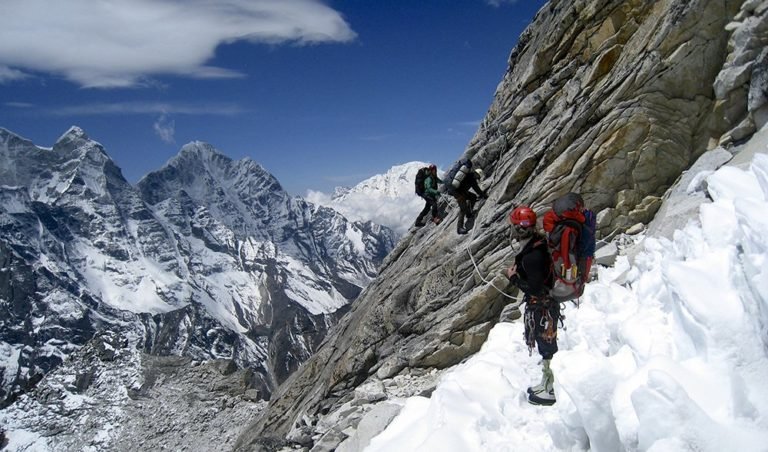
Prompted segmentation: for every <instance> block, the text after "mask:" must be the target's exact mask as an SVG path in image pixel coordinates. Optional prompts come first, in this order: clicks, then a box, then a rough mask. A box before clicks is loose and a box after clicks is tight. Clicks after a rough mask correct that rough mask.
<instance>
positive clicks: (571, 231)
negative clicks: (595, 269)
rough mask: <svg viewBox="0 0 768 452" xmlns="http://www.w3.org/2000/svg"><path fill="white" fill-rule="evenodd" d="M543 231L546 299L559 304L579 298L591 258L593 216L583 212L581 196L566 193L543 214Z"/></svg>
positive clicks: (593, 234) (593, 232)
mask: <svg viewBox="0 0 768 452" xmlns="http://www.w3.org/2000/svg"><path fill="white" fill-rule="evenodd" d="M544 231H546V233H547V244H548V246H549V252H550V254H551V255H552V274H553V280H554V284H553V286H552V290H551V291H550V295H552V298H554V299H555V300H556V301H560V302H562V301H568V300H574V299H576V298H579V297H580V296H581V294H582V293H584V285H585V284H586V283H587V282H589V271H590V268H591V266H592V258H593V256H594V255H595V214H594V212H592V211H591V210H588V209H584V199H583V198H582V197H581V195H579V194H577V193H567V194H565V195H563V196H562V197H560V198H558V199H556V200H555V202H554V203H553V204H552V210H550V211H548V212H547V213H545V214H544Z"/></svg>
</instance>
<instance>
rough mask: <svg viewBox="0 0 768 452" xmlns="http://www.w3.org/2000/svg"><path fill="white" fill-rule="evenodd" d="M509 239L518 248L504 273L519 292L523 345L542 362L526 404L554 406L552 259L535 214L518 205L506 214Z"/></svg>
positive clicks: (556, 308) (556, 314) (555, 310)
mask: <svg viewBox="0 0 768 452" xmlns="http://www.w3.org/2000/svg"><path fill="white" fill-rule="evenodd" d="M509 223H510V224H511V226H512V233H511V237H512V239H513V240H515V241H516V242H517V244H518V245H519V246H520V248H519V249H520V251H519V252H518V253H517V255H516V256H515V263H514V265H512V266H511V267H509V268H508V269H507V271H506V274H507V277H508V278H509V281H510V282H511V283H512V284H514V285H516V286H517V287H518V288H519V289H520V290H521V291H522V292H523V293H524V296H523V303H525V314H524V316H523V319H524V322H525V342H526V344H527V345H528V350H529V352H530V351H532V350H533V347H537V349H538V352H539V354H540V355H541V358H542V360H543V369H542V377H541V382H540V383H539V384H538V385H536V386H533V387H530V388H528V401H529V402H530V403H532V404H534V405H552V404H554V403H555V393H554V389H553V384H554V376H553V374H552V370H551V369H550V367H549V364H550V361H551V360H552V356H553V355H554V354H555V353H556V352H557V322H558V321H559V320H560V304H559V303H557V302H556V301H555V300H554V299H552V297H551V296H550V295H549V290H550V289H551V288H552V283H553V280H552V257H551V256H550V254H549V249H548V246H547V239H546V238H545V237H544V235H542V234H541V233H539V232H537V231H536V212H534V211H533V210H532V209H531V208H530V207H528V206H519V207H517V208H516V209H515V210H513V211H512V213H510V214H509Z"/></svg>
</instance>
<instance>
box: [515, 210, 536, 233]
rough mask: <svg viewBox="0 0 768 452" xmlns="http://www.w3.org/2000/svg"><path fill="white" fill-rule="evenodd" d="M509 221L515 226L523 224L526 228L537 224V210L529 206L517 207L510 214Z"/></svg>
mask: <svg viewBox="0 0 768 452" xmlns="http://www.w3.org/2000/svg"><path fill="white" fill-rule="evenodd" d="M509 222H510V223H512V224H513V225H515V226H522V227H524V228H530V227H533V226H535V225H536V212H534V211H533V210H531V208H530V207H528V206H519V207H516V208H515V210H513V211H512V213H510V214H509Z"/></svg>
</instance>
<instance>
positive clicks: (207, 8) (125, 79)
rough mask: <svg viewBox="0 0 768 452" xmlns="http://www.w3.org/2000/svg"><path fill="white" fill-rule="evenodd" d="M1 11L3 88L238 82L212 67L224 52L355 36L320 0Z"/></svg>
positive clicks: (18, 0)
mask: <svg viewBox="0 0 768 452" xmlns="http://www.w3.org/2000/svg"><path fill="white" fill-rule="evenodd" d="M3 9H4V10H5V11H6V12H9V13H8V14H6V16H5V17H6V19H7V20H6V21H5V24H4V26H3V27H2V29H0V68H3V69H2V70H0V81H2V80H9V79H16V78H19V77H21V75H22V73H21V72H20V71H27V72H43V73H52V74H60V75H63V76H64V77H65V78H66V79H68V80H70V81H72V82H74V83H77V84H79V85H81V86H84V87H98V88H114V87H128V86H134V85H137V84H141V83H142V82H145V81H146V78H147V77H149V76H152V75H156V74H175V75H183V76H187V77H192V78H236V77H242V76H243V75H242V74H241V73H239V72H236V71H232V70H229V69H226V68H220V67H212V66H209V65H208V64H207V62H208V61H210V60H211V58H213V56H214V54H215V52H216V48H217V47H218V46H219V45H222V44H231V43H234V42H237V41H247V42H251V43H268V44H278V43H285V42H292V43H299V44H306V43H319V42H344V41H349V40H352V39H354V38H355V36H356V35H355V32H354V31H352V29H351V28H350V27H349V25H348V24H347V23H346V22H345V20H344V19H343V18H342V17H341V15H340V14H339V13H338V12H337V11H335V10H333V9H332V8H329V7H328V6H326V5H324V4H322V3H321V2H318V1H315V0H258V1H247V0H226V1H221V2H215V3H210V2H205V1H198V0H196V1H189V2H182V1H178V0H162V1H148V0H137V1H132V2H112V1H108V2H90V1H86V0H72V1H68V2H65V3H62V2H54V3H50V2H45V1H42V0H10V1H8V2H5V3H4V8H3ZM95 36H98V39H94V37H95Z"/></svg>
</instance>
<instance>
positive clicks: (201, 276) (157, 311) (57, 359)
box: [0, 127, 394, 407]
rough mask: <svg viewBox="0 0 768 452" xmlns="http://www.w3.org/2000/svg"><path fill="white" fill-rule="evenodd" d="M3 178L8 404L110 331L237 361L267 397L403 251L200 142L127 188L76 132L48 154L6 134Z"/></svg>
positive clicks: (149, 345) (380, 231)
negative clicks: (393, 253) (390, 257)
mask: <svg viewBox="0 0 768 452" xmlns="http://www.w3.org/2000/svg"><path fill="white" fill-rule="evenodd" d="M0 180H1V181H2V185H0V364H1V365H0V407H4V406H6V405H7V404H9V403H11V402H13V401H14V400H15V399H16V398H17V397H18V396H19V395H20V394H23V393H25V392H27V391H28V390H30V389H31V388H33V387H34V386H35V385H36V384H37V383H38V382H39V381H40V379H41V378H43V376H44V375H46V374H48V373H49V372H50V371H51V370H53V369H54V368H56V367H57V366H59V365H60V364H61V363H62V362H63V361H64V360H65V359H66V358H67V357H68V356H70V355H71V354H72V353H73V352H75V351H77V350H78V349H80V348H81V347H83V346H84V345H85V344H86V343H88V341H89V340H90V339H91V338H92V337H94V335H95V334H97V332H102V331H112V332H114V333H115V334H118V333H120V334H122V333H123V332H126V331H130V332H131V334H132V335H133V337H134V338H135V340H134V345H133V346H134V347H138V348H139V349H140V350H142V351H143V352H145V353H147V354H151V355H153V356H181V357H185V358H187V359H190V360H191V359H194V360H198V361H203V360H210V359H227V360H231V361H232V362H234V363H236V365H237V366H239V367H241V368H247V369H250V371H251V377H250V378H249V380H248V382H247V383H248V385H249V388H250V389H254V390H255V391H257V392H258V397H259V398H262V399H265V398H268V397H269V396H270V394H271V391H272V390H273V389H274V388H275V387H276V386H277V385H278V384H279V383H281V382H282V381H284V380H285V379H286V378H287V377H288V375H290V374H291V373H292V372H293V371H294V370H295V369H296V368H297V367H298V366H299V365H300V364H301V362H303V361H304V360H305V359H307V358H308V357H309V356H310V355H311V354H312V353H313V352H314V351H315V350H316V348H317V347H318V346H319V344H320V342H321V341H322V340H323V338H324V337H325V334H326V332H327V331H328V329H329V327H330V326H331V325H333V324H334V323H335V322H336V320H337V318H339V317H340V316H341V315H342V314H343V313H344V312H346V309H347V305H348V303H349V302H350V301H351V300H354V299H355V298H356V297H357V295H358V294H359V293H360V291H361V290H362V288H363V287H364V286H365V285H366V284H368V282H369V281H370V280H371V279H372V278H373V277H374V276H375V275H376V272H377V266H378V265H379V264H380V263H381V261H382V259H383V258H384V256H386V255H387V254H388V252H389V250H390V249H392V247H393V246H394V233H393V232H392V231H390V230H388V229H386V228H382V227H379V226H377V225H375V224H372V223H363V222H350V221H347V220H346V219H345V218H344V217H343V216H341V215H340V214H339V213H337V212H335V211H334V210H332V209H328V208H325V207H319V206H315V205H313V204H311V203H308V202H306V201H304V200H303V199H301V198H294V197H291V196H289V195H288V194H287V193H286V192H285V191H284V190H283V189H282V187H281V186H280V184H279V183H278V182H277V180H276V179H275V178H274V177H273V176H272V175H270V174H269V173H267V172H266V171H265V170H264V169H263V168H262V167H261V166H259V165H258V164H256V163H255V162H253V161H251V160H248V159H245V160H242V161H232V160H231V159H229V158H228V157H226V156H224V155H222V154H221V153H219V152H218V151H217V150H216V149H214V148H213V147H212V146H210V145H208V144H205V143H200V142H195V143H190V144H188V145H186V146H184V148H183V149H182V150H181V152H180V153H179V154H178V155H177V156H176V157H175V158H173V159H172V160H171V161H170V162H168V164H167V165H166V166H165V167H163V168H162V169H160V170H159V171H157V172H154V173H151V174H149V175H147V176H146V177H145V178H144V179H142V180H141V181H140V182H139V183H138V185H137V186H132V185H131V184H129V183H128V182H127V181H126V180H125V179H124V178H123V176H122V174H121V172H120V169H119V168H118V167H117V166H116V165H115V164H114V162H113V161H112V160H111V159H110V158H109V156H108V155H107V153H106V151H105V149H104V148H103V147H102V146H101V145H100V144H99V143H96V142H95V141H93V140H91V139H89V138H88V136H87V135H86V134H85V132H84V131H83V130H81V129H79V128H77V127H73V128H72V129H70V130H69V131H68V132H67V133H65V134H64V135H63V136H62V137H61V138H60V139H59V140H58V142H57V143H56V144H55V145H54V146H53V148H52V149H46V148H41V147H38V146H35V145H34V144H33V143H31V142H29V141H28V140H25V139H23V138H21V137H19V136H17V135H15V134H13V133H12V132H10V131H7V130H4V129H0Z"/></svg>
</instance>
